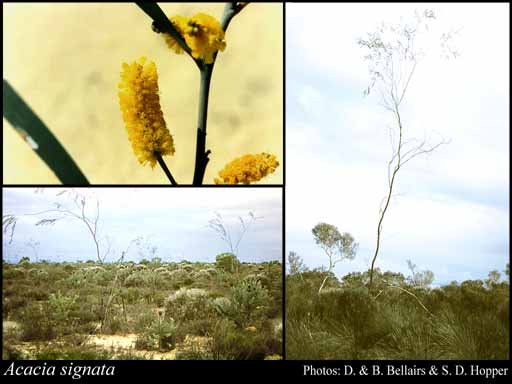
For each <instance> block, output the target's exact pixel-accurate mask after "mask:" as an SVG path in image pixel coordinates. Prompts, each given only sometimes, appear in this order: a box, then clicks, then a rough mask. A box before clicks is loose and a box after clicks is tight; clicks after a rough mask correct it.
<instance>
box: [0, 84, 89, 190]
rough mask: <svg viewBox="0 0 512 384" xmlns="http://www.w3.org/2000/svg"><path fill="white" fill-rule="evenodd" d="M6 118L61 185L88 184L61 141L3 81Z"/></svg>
mask: <svg viewBox="0 0 512 384" xmlns="http://www.w3.org/2000/svg"><path fill="white" fill-rule="evenodd" d="M3 111H4V117H5V118H6V119H7V121H9V123H11V125H12V126H13V127H14V129H15V130H16V131H17V132H18V133H19V134H20V135H21V136H22V137H23V139H24V140H25V141H26V142H27V143H28V144H29V145H30V146H31V148H32V149H33V150H34V151H35V152H36V153H37V155H38V156H39V157H40V158H41V159H42V160H43V161H44V162H45V163H46V164H47V165H48V166H49V167H50V169H51V170H52V171H53V173H54V174H55V176H57V177H58V178H59V180H60V181H61V182H62V184H89V181H88V180H87V178H86V177H85V176H84V174H83V173H82V171H80V168H78V166H77V165H76V163H75V162H74V161H73V159H72V158H71V156H70V155H69V154H68V153H67V151H66V150H65V149H64V147H63V146H62V145H61V144H60V142H59V140H57V138H56V137H55V136H54V135H53V134H52V133H51V132H50V130H49V129H48V127H47V126H46V125H45V124H44V123H43V122H42V121H41V119H40V118H39V117H37V115H36V114H35V113H34V112H33V111H32V110H31V109H30V107H29V106H28V105H27V104H26V103H25V101H23V99H22V98H21V97H20V96H19V95H18V94H17V93H16V91H15V90H14V89H13V88H12V87H11V85H10V84H9V83H8V82H7V80H5V79H4V85H3Z"/></svg>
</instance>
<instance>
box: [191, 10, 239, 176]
mask: <svg viewBox="0 0 512 384" xmlns="http://www.w3.org/2000/svg"><path fill="white" fill-rule="evenodd" d="M247 4H248V3H227V4H226V6H225V8H224V14H223V15H222V20H221V28H222V30H223V31H224V32H226V30H227V28H228V26H229V23H230V22H231V20H232V19H233V17H235V16H236V15H237V14H238V13H239V12H240V11H241V10H242V9H244V8H245V7H246V6H247ZM217 54H218V51H217V52H215V54H214V55H213V63H211V64H204V65H201V66H199V69H200V71H201V83H200V87H199V115H198V122H197V139H196V160H195V167H194V178H193V180H192V184H193V185H201V184H203V179H204V174H205V172H206V166H207V165H208V162H209V161H210V158H209V155H210V153H211V151H210V150H206V121H207V118H208V97H209V93H210V83H211V79H212V74H213V67H214V65H215V60H216V59H217Z"/></svg>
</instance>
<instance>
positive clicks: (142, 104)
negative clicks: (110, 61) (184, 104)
mask: <svg viewBox="0 0 512 384" xmlns="http://www.w3.org/2000/svg"><path fill="white" fill-rule="evenodd" d="M118 88H119V93H118V95H119V104H120V107H121V112H122V114H123V120H124V123H125V126H126V130H127V132H128V139H129V140H130V142H131V143H132V148H133V152H134V153H135V155H136V156H137V158H138V160H139V163H141V164H142V165H144V164H146V163H147V162H149V163H150V165H151V167H154V166H155V164H156V162H157V155H158V154H159V155H161V156H163V155H173V154H174V141H173V138H172V136H171V134H170V133H169V130H168V129H167V126H166V124H165V120H164V116H163V113H162V109H161V107H160V97H159V95H158V74H157V72H156V65H155V63H154V62H153V61H150V62H148V63H146V58H145V57H141V58H140V59H139V60H137V61H135V62H133V63H131V64H127V63H123V66H122V71H121V81H120V82H119V86H118Z"/></svg>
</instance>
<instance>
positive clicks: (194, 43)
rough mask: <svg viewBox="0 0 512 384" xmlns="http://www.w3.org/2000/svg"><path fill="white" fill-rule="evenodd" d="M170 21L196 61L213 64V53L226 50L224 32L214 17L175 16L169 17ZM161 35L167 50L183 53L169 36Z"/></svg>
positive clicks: (198, 15) (203, 15)
mask: <svg viewBox="0 0 512 384" xmlns="http://www.w3.org/2000/svg"><path fill="white" fill-rule="evenodd" d="M170 20H171V22H172V24H173V25H174V28H176V30H177V31H178V32H179V33H180V35H182V36H183V38H184V39H185V42H186V43H187V45H188V46H189V47H190V49H191V50H192V56H193V57H194V58H196V59H202V60H203V61H204V63H205V64H211V63H213V55H214V54H215V52H217V51H219V50H220V51H224V49H225V48H226V41H225V40H224V31H223V30H222V28H221V25H220V23H219V21H218V20H217V19H216V18H215V17H213V16H210V15H207V14H205V13H198V14H195V15H194V16H192V17H190V18H188V17H186V16H181V15H176V16H173V17H171V18H170ZM163 35H164V38H165V42H166V43H167V45H168V46H169V48H171V49H172V50H174V52H176V53H182V52H183V49H182V48H181V47H180V45H179V44H178V43H177V42H176V40H174V38H173V37H172V36H171V35H169V34H168V33H164V34H163Z"/></svg>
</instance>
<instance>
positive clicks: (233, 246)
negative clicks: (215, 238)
mask: <svg viewBox="0 0 512 384" xmlns="http://www.w3.org/2000/svg"><path fill="white" fill-rule="evenodd" d="M214 214H215V218H213V219H211V220H210V221H209V222H208V227H209V228H211V229H212V230H214V231H215V232H216V233H217V234H218V235H219V236H220V238H221V239H222V240H223V241H224V242H225V243H226V244H227V245H228V247H229V251H230V252H231V253H233V254H235V255H238V248H239V246H240V242H241V241H242V239H243V237H244V235H245V234H246V233H247V231H248V229H249V227H250V226H251V225H252V224H253V223H254V222H255V221H256V220H258V219H262V218H263V217H256V216H255V215H254V214H253V213H252V212H249V213H248V216H249V218H248V219H246V220H244V219H243V218H242V216H238V221H239V222H240V227H241V229H240V232H239V233H238V236H237V237H234V235H232V232H231V231H230V229H229V227H228V226H227V225H226V224H225V223H224V219H223V218H222V216H221V214H220V213H218V212H214Z"/></svg>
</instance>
